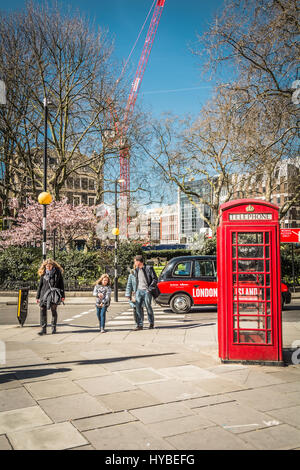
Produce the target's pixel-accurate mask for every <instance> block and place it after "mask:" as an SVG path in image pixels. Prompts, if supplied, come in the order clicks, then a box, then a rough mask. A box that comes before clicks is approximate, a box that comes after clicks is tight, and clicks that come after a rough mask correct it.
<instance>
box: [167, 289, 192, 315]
mask: <svg viewBox="0 0 300 470" xmlns="http://www.w3.org/2000/svg"><path fill="white" fill-rule="evenodd" d="M191 306H192V302H191V299H190V297H189V296H188V295H185V294H177V295H174V297H172V299H171V302H170V307H171V309H172V311H173V312H174V313H188V312H189V311H190V310H191Z"/></svg>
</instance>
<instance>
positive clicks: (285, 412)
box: [268, 405, 300, 428]
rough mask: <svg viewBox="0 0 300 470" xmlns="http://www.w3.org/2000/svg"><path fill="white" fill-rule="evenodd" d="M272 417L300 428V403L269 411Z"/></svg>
mask: <svg viewBox="0 0 300 470" xmlns="http://www.w3.org/2000/svg"><path fill="white" fill-rule="evenodd" d="M268 415H269V416H270V417H273V418H275V419H278V420H279V421H281V422H283V423H285V424H290V425H291V426H295V427H297V428H300V405H298V406H291V407H290V408H286V407H284V408H282V409H281V410H272V411H269V412H268Z"/></svg>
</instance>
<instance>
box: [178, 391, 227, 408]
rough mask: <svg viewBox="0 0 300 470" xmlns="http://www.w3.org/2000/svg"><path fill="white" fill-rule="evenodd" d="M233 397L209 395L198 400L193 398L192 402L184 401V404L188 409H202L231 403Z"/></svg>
mask: <svg viewBox="0 0 300 470" xmlns="http://www.w3.org/2000/svg"><path fill="white" fill-rule="evenodd" d="M233 401H235V400H234V397H233V396H231V395H227V394H224V395H222V394H221V395H209V396H205V397H200V398H193V399H192V400H186V401H185V402H184V404H185V405H186V406H188V407H189V408H192V409H194V408H202V407H204V406H214V405H218V404H219V403H228V402H233Z"/></svg>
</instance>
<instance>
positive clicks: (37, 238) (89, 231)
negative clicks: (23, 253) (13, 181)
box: [0, 198, 97, 249]
mask: <svg viewBox="0 0 300 470" xmlns="http://www.w3.org/2000/svg"><path fill="white" fill-rule="evenodd" d="M11 207H14V205H13V201H12V202H11ZM14 208H15V207H14ZM15 210H17V209H16V208H15ZM42 219H43V208H42V206H41V205H40V204H39V203H38V202H36V201H34V200H32V199H29V201H28V205H27V206H26V207H24V208H22V209H20V210H19V211H18V213H17V215H16V218H15V219H13V220H14V222H13V225H12V227H11V228H10V229H9V230H4V231H2V232H0V248H2V249H4V248H6V247H8V246H12V245H14V246H23V245H27V244H33V243H34V244H35V245H36V246H39V245H40V244H41V241H42ZM96 222H97V220H96V215H95V207H94V206H85V205H83V204H79V205H78V206H73V205H71V204H68V202H67V198H64V199H62V200H61V201H54V202H52V203H51V204H50V205H49V206H48V207H47V233H48V234H49V238H50V236H51V235H52V234H53V232H54V230H56V234H57V239H58V240H59V244H60V247H61V248H63V247H68V246H69V245H70V243H71V242H72V241H74V240H78V239H85V240H87V241H88V240H90V239H91V238H93V237H94V236H95V228H96ZM49 238H48V243H49V244H50V241H49Z"/></svg>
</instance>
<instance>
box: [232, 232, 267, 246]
mask: <svg viewBox="0 0 300 470" xmlns="http://www.w3.org/2000/svg"><path fill="white" fill-rule="evenodd" d="M263 242H264V237H263V233H257V232H256V233H255V232H251V233H250V232H246V233H239V234H238V243H239V244H241V245H244V244H250V245H251V244H256V243H263Z"/></svg>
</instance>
